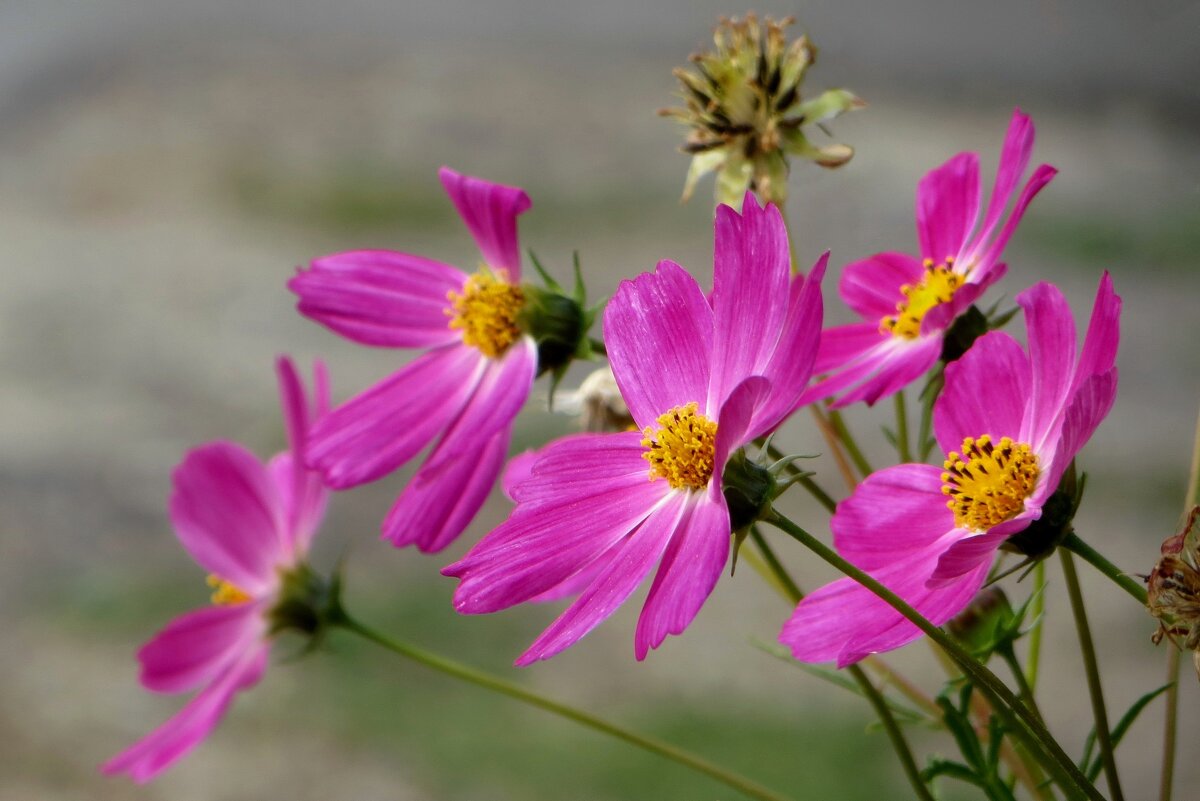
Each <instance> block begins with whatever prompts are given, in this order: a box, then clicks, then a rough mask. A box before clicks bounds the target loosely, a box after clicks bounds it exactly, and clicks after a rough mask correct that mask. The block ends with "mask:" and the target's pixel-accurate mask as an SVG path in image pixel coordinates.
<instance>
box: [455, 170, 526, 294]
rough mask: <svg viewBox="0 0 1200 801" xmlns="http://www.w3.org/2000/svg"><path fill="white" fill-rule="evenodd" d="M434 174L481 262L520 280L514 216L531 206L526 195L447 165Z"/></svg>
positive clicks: (510, 277) (513, 188) (515, 189)
mask: <svg viewBox="0 0 1200 801" xmlns="http://www.w3.org/2000/svg"><path fill="white" fill-rule="evenodd" d="M438 177H439V178H441V179H442V186H444V187H445V188H446V194H448V195H450V200H451V201H453V202H454V207H455V208H456V209H458V214H459V216H460V217H462V220H463V222H464V223H466V224H467V228H468V229H469V230H470V231H471V236H473V237H474V238H475V244H476V245H478V246H479V252H480V253H482V254H483V260H484V262H485V263H487V265H488V266H489V267H491V268H492V269H494V270H507V271H508V277H509V279H510V280H512V281H518V280H520V278H521V251H520V248H519V247H518V245H517V217H518V216H519V215H520V214H522V213H524V212H525V211H526V210H527V209H528V208H529V206H530V205H531V204H530V202H529V195H527V194H525V190H523V189H519V188H517V187H515V186H505V185H503V184H494V183H491V182H490V181H485V180H483V179H482V178H474V177H472V176H470V175H463V174H462V173H458V172H455V171H454V170H452V169H450V168H449V167H442V168H441V169H440V170H438Z"/></svg>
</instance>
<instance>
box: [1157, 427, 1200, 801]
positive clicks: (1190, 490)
mask: <svg viewBox="0 0 1200 801" xmlns="http://www.w3.org/2000/svg"><path fill="white" fill-rule="evenodd" d="M1196 504H1200V416H1197V419H1196V436H1195V440H1194V441H1193V443H1192V467H1191V470H1189V471H1188V483H1187V487H1186V488H1185V490H1184V493H1183V513H1184V515H1187V514H1188V513H1189V512H1191V510H1192V507H1193V506H1195V505H1196ZM1167 651H1168V653H1167V684H1168V685H1170V686H1169V687H1168V689H1167V697H1166V704H1167V709H1166V717H1165V718H1164V719H1163V756H1162V773H1161V776H1160V779H1159V790H1158V799H1159V801H1171V790H1172V785H1173V784H1174V781H1175V748H1176V745H1175V741H1176V737H1175V734H1176V731H1177V730H1178V726H1179V663H1180V661H1181V660H1180V655H1179V649H1178V648H1169V649H1167Z"/></svg>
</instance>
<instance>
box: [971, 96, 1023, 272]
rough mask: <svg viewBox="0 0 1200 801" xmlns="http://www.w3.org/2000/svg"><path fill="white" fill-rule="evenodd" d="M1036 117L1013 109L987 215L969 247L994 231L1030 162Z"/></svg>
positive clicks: (979, 242)
mask: <svg viewBox="0 0 1200 801" xmlns="http://www.w3.org/2000/svg"><path fill="white" fill-rule="evenodd" d="M1033 134H1034V130H1033V120H1031V119H1030V118H1029V115H1028V114H1024V113H1022V111H1021V109H1019V108H1018V109H1014V110H1013V115H1012V121H1011V122H1010V123H1009V125H1008V133H1006V134H1005V136H1004V146H1003V147H1002V148H1001V150H1000V165H999V167H997V168H996V183H995V184H994V185H993V186H992V197H991V199H990V200H989V201H988V208H987V215H986V216H985V217H984V220H983V226H982V227H981V228H980V229H979V232H978V233H977V234H976V235H975V239H974V243H973V244H972V245H971V246H970V247H969V248H968V250H971V251H974V250H976V248H977V247H978V246H979V245H981V244H982V243H984V242H986V241H987V238H988V237H989V236H991V235H992V231H994V230H995V228H996V225H997V224H998V223H999V222H1000V217H1001V216H1002V215H1003V214H1004V210H1005V209H1006V208H1008V201H1009V200H1011V199H1012V195H1013V192H1015V191H1016V188H1017V182H1018V181H1020V180H1021V176H1022V175H1024V174H1025V168H1026V167H1027V166H1028V165H1029V156H1030V155H1031V154H1032V153H1033Z"/></svg>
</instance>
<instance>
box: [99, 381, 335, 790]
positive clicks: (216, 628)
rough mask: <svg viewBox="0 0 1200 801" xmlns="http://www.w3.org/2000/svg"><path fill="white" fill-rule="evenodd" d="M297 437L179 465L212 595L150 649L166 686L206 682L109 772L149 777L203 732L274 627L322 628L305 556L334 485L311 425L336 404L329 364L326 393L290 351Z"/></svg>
mask: <svg viewBox="0 0 1200 801" xmlns="http://www.w3.org/2000/svg"><path fill="white" fill-rule="evenodd" d="M278 371H279V380H280V391H281V395H282V398H283V413H284V421H285V423H286V427H287V433H288V443H289V446H290V447H289V448H288V450H287V451H285V452H284V453H281V454H279V455H277V456H276V457H275V458H274V459H272V460H271V461H270V462H268V463H267V464H263V463H262V462H261V461H259V459H258V458H257V457H255V456H254V454H252V453H250V452H249V451H248V450H246V449H245V448H243V447H242V446H240V445H238V444H236V443H233V442H214V443H210V444H208V445H203V446H201V447H199V448H196V449H194V450H192V451H191V452H190V453H188V455H187V457H186V458H185V459H184V460H183V462H182V463H181V464H180V465H179V467H177V468H176V469H175V472H174V474H173V475H172V476H171V482H172V492H171V500H170V517H171V522H172V523H173V524H174V526H175V534H176V536H177V537H178V538H179V541H180V543H181V544H182V545H183V547H184V549H186V550H187V551H188V553H189V554H191V556H192V558H194V559H195V560H196V562H197V563H199V565H200V566H201V567H202V568H203V569H204V570H205V571H207V572H208V574H209V576H208V579H207V584H208V586H209V588H210V589H211V591H212V595H211V601H212V604H211V605H210V606H206V607H202V608H200V609H196V610H193V611H191V612H188V613H186V614H183V615H180V616H179V617H177V618H175V619H174V620H172V621H171V622H170V623H168V624H167V626H166V628H164V629H163V630H162V631H160V632H159V633H158V634H157V635H155V637H154V638H153V639H151V640H150V641H149V642H147V643H146V644H145V645H144V646H142V648H141V650H140V651H138V661H139V662H141V677H140V678H141V682H142V685H143V686H144V687H146V689H148V690H152V691H154V692H164V693H182V692H188V691H190V690H198V692H197V693H196V695H195V696H193V698H192V700H191V701H189V702H188V703H187V704H186V705H185V706H184V707H183V709H181V710H180V711H179V712H178V713H176V715H175V716H174V717H172V718H171V719H169V720H168V721H167V722H166V723H164V724H163V725H161V726H159V727H158V728H157V729H155V730H154V731H152V732H151V733H150V734H148V735H147V736H146V737H144V738H142V739H141V740H140V741H139V742H137V743H135V744H134V745H132V746H130V747H129V748H127V749H126V750H125V751H123V752H122V753H120V754H118V755H117V756H115V757H113V758H112V759H111V760H109V761H108V762H107V763H106V764H105V765H104V766H103V768H102V770H103V771H104V772H105V773H107V774H117V773H126V774H128V775H129V776H130V777H131V778H132V779H133V780H134V781H136V782H139V783H140V782H146V781H149V780H151V779H153V778H154V777H155V776H157V775H158V774H159V773H161V772H162V771H164V770H166V769H167V768H168V767H170V766H171V765H172V764H174V763H175V762H176V761H177V760H179V759H181V758H182V757H184V756H185V755H187V754H188V753H189V752H190V751H191V750H192V749H193V748H195V747H196V746H197V745H199V744H200V742H201V741H203V739H204V738H205V737H206V736H208V733H209V732H210V731H212V729H213V728H214V727H215V726H216V725H217V724H218V723H219V722H220V721H221V718H222V717H223V716H224V714H225V712H226V710H227V709H228V708H229V705H230V704H231V703H233V699H234V697H235V696H236V695H237V694H238V693H239V692H241V691H242V690H246V689H249V688H250V687H252V686H254V684H256V683H257V682H258V680H259V679H260V678H261V677H262V675H263V672H264V671H265V670H266V667H267V661H268V657H269V654H270V649H271V640H272V639H273V636H274V635H275V634H277V633H278V632H280V631H281V630H283V629H292V628H299V629H301V630H303V631H304V632H305V633H306V634H310V635H311V634H316V633H317V632H318V626H319V623H320V621H319V620H318V619H317V616H316V615H315V614H314V613H313V610H314V608H315V604H313V603H312V600H313V598H314V595H316V594H317V593H319V592H320V591H321V590H322V589H323V585H322V584H321V582H320V581H319V580H318V579H317V577H316V576H315V574H313V573H312V571H311V570H309V569H308V567H307V566H306V564H305V562H304V558H305V554H306V553H307V551H308V545H309V542H310V541H311V539H312V537H313V535H314V533H315V532H316V530H317V527H318V525H319V524H320V522H321V518H322V517H323V516H324V511H325V501H326V497H327V492H326V490H325V488H324V486H323V485H322V483H321V480H320V475H319V474H317V473H315V472H313V471H309V470H307V469H306V468H305V467H304V450H305V443H306V439H307V433H308V429H309V427H310V426H311V425H312V423H313V421H314V420H315V419H316V418H317V417H318V416H319V415H320V414H322V413H323V412H324V410H325V409H326V408H327V406H328V394H329V393H328V388H327V386H326V381H325V378H324V371H323V368H321V367H320V366H319V365H318V367H317V371H316V393H315V394H316V398H315V404H312V403H310V402H309V400H308V399H307V398H306V397H305V393H304V388H303V386H302V385H301V383H300V378H299V376H298V375H297V374H296V371H295V369H294V368H293V367H292V363H291V361H290V360H288V359H280V360H279V364H278Z"/></svg>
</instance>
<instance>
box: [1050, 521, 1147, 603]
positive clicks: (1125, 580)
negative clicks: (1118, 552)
mask: <svg viewBox="0 0 1200 801" xmlns="http://www.w3.org/2000/svg"><path fill="white" fill-rule="evenodd" d="M1062 546H1063V547H1064V548H1066V549H1067V550H1068V551H1071V552H1073V553H1075V554H1077V555H1078V556H1079V558H1081V559H1083V561H1085V562H1087V563H1088V564H1090V565H1091V566H1092V567H1094V568H1096V569H1097V570H1099V571H1100V572H1101V573H1103V574H1104V575H1106V576H1108V577H1109V578H1110V579H1112V580H1113V581H1114V582H1115V583H1116V585H1117V586H1118V587H1120V588H1121V589H1123V590H1125V592H1127V593H1129V594H1130V595H1132V596H1133V597H1134V599H1135V600H1137V602H1138V603H1140V604H1141V605H1142V606H1145V605H1146V588H1145V587H1144V586H1142V584H1141V583H1140V582H1137V581H1134V580H1133V579H1132V578H1130V577H1129V576H1128V575H1126V574H1125V573H1124V572H1123V571H1122V570H1121V568H1119V567H1117V566H1116V565H1114V564H1113V563H1112V562H1110V561H1108V560H1107V559H1105V558H1104V556H1103V555H1101V554H1100V552H1099V551H1097V550H1096V549H1095V548H1093V547H1092V546H1090V545H1088V544H1087V543H1086V542H1084V541H1083V540H1081V539H1080V538H1079V535H1078V534H1075V533H1074V532H1072V533H1070V534H1068V535H1067V538H1066V539H1064V540H1063V541H1062Z"/></svg>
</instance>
